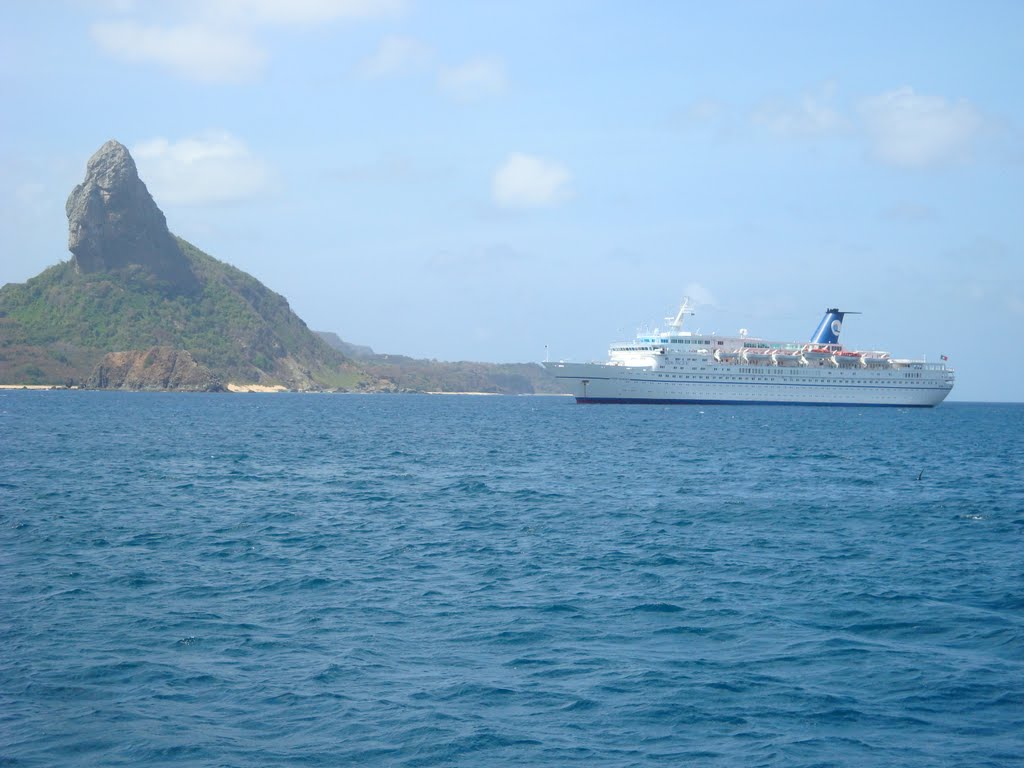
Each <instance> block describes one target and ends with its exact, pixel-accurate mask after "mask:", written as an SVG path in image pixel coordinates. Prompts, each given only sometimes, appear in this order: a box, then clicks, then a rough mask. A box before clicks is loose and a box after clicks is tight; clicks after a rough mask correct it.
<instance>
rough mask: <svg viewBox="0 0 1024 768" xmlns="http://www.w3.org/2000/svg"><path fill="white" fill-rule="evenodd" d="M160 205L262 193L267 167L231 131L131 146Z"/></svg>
mask: <svg viewBox="0 0 1024 768" xmlns="http://www.w3.org/2000/svg"><path fill="white" fill-rule="evenodd" d="M131 153H132V157H134V158H135V162H136V165H138V167H139V176H140V177H141V178H142V180H143V181H144V182H145V183H146V186H147V187H148V188H149V191H150V193H151V194H152V195H153V198H154V199H155V200H156V203H157V205H164V204H167V205H206V204H210V203H225V202H234V201H238V200H245V199H250V198H253V197H256V196H257V195H259V194H261V193H263V192H264V191H265V190H266V188H267V184H268V174H267V169H266V166H265V165H264V164H263V162H262V161H261V160H259V159H258V158H256V157H255V156H253V154H252V153H251V152H250V151H249V148H248V147H247V146H246V145H245V142H243V141H241V140H240V139H238V138H236V137H234V136H232V135H231V134H228V133H211V134H206V135H204V136H199V137H194V138H187V139H182V140H181V141H178V142H171V141H169V140H167V139H165V138H155V139H149V140H147V141H142V142H139V143H138V144H136V145H135V146H134V147H132V149H131Z"/></svg>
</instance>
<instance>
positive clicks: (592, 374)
mask: <svg viewBox="0 0 1024 768" xmlns="http://www.w3.org/2000/svg"><path fill="white" fill-rule="evenodd" d="M692 314H693V308H692V305H691V304H690V303H689V301H688V300H686V299H684V300H683V303H682V306H680V308H679V311H678V312H677V313H676V315H675V317H672V318H666V320H667V321H668V323H667V327H666V329H665V330H655V331H653V332H641V333H639V334H637V337H636V339H634V340H633V341H630V342H619V343H614V344H612V345H611V347H610V348H609V350H608V361H607V362H603V363H567V362H557V363H552V362H546V363H545V364H544V366H545V367H546V368H547V369H548V370H549V371H550V372H551V373H552V374H553V375H554V376H555V377H556V378H557V379H559V380H560V381H561V382H563V383H564V384H565V385H566V386H567V387H568V389H569V391H571V393H572V394H573V395H574V396H575V397H576V401H577V402H578V403H666V404H669V403H671V404H674V403H758V404H764V403H776V404H794V405H796V404H799V405H888V406H904V407H908V406H918V407H928V406H934V405H937V404H938V403H940V402H942V401H943V400H944V399H945V397H946V395H948V394H949V392H950V390H951V389H952V388H953V379H954V372H953V369H952V368H951V367H949V366H947V365H946V363H945V362H939V363H929V362H926V361H925V360H912V359H903V358H894V357H892V356H891V355H890V354H889V353H888V352H883V351H879V350H850V349H846V348H844V347H843V345H841V344H840V343H839V334H840V332H841V331H842V327H843V319H844V317H845V316H846V315H849V314H856V313H853V312H848V311H847V312H844V311H840V310H839V309H838V308H830V309H827V310H826V311H825V315H824V317H823V318H822V320H821V322H820V323H819V324H818V327H817V329H816V330H815V332H814V334H813V335H812V336H811V340H810V341H808V342H788V341H770V340H768V339H761V338H756V337H752V336H749V335H748V334H747V333H746V331H745V330H742V329H741V330H740V332H739V334H738V335H736V336H719V335H717V334H701V333H691V332H690V331H687V330H684V327H683V326H684V324H685V320H686V318H687V316H689V315H692ZM943 360H944V358H943Z"/></svg>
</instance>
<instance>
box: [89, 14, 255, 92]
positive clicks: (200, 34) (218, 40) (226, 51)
mask: <svg viewBox="0 0 1024 768" xmlns="http://www.w3.org/2000/svg"><path fill="white" fill-rule="evenodd" d="M90 31H91V33H92V37H93V40H95V41H96V43H97V44H98V45H99V46H100V48H102V49H103V50H105V51H106V52H107V53H109V54H111V55H112V56H115V57H116V58H119V59H123V60H125V61H152V62H156V63H158V64H160V65H162V66H164V67H166V68H167V69H169V70H171V71H172V72H173V73H174V74H176V75H180V76H182V77H186V78H188V79H191V80H199V81H201V82H211V83H224V82H243V81H246V80H251V79H252V78H253V77H255V76H256V75H258V74H259V73H260V71H261V70H262V69H263V66H264V64H265V62H266V58H267V56H266V53H265V52H264V51H263V50H261V49H260V48H259V47H258V46H257V45H256V44H255V43H253V42H252V41H251V40H250V39H249V38H247V37H246V36H244V35H241V34H238V33H236V32H230V31H225V30H220V29H216V28H213V27H208V26H203V25H200V24H189V25H184V26H178V27H156V26H143V25H142V24H137V23H135V22H131V21H117V22H106V23H100V24H94V25H93V26H92V28H91V30H90Z"/></svg>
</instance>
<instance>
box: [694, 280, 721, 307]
mask: <svg viewBox="0 0 1024 768" xmlns="http://www.w3.org/2000/svg"><path fill="white" fill-rule="evenodd" d="M686 296H688V297H689V299H690V301H691V302H693V304H694V306H697V307H713V306H715V305H716V304H718V300H717V299H716V298H715V295H714V294H713V293H712V292H711V289H710V288H708V287H707V286H705V285H704V284H703V283H687V284H686Z"/></svg>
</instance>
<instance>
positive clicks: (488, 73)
mask: <svg viewBox="0 0 1024 768" xmlns="http://www.w3.org/2000/svg"><path fill="white" fill-rule="evenodd" d="M437 84H438V86H439V87H440V88H441V90H442V92H444V93H445V94H447V95H448V96H451V97H452V98H454V99H457V100H458V101H478V100H479V99H482V98H486V97H488V96H492V95H494V94H496V93H500V92H501V91H503V90H504V89H505V85H506V78H505V67H504V65H503V64H502V63H501V62H500V61H499V60H497V59H493V58H477V59H472V60H470V61H467V62H466V63H465V64H462V65H460V66H458V67H442V68H441V72H440V74H439V75H438V78H437Z"/></svg>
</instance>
